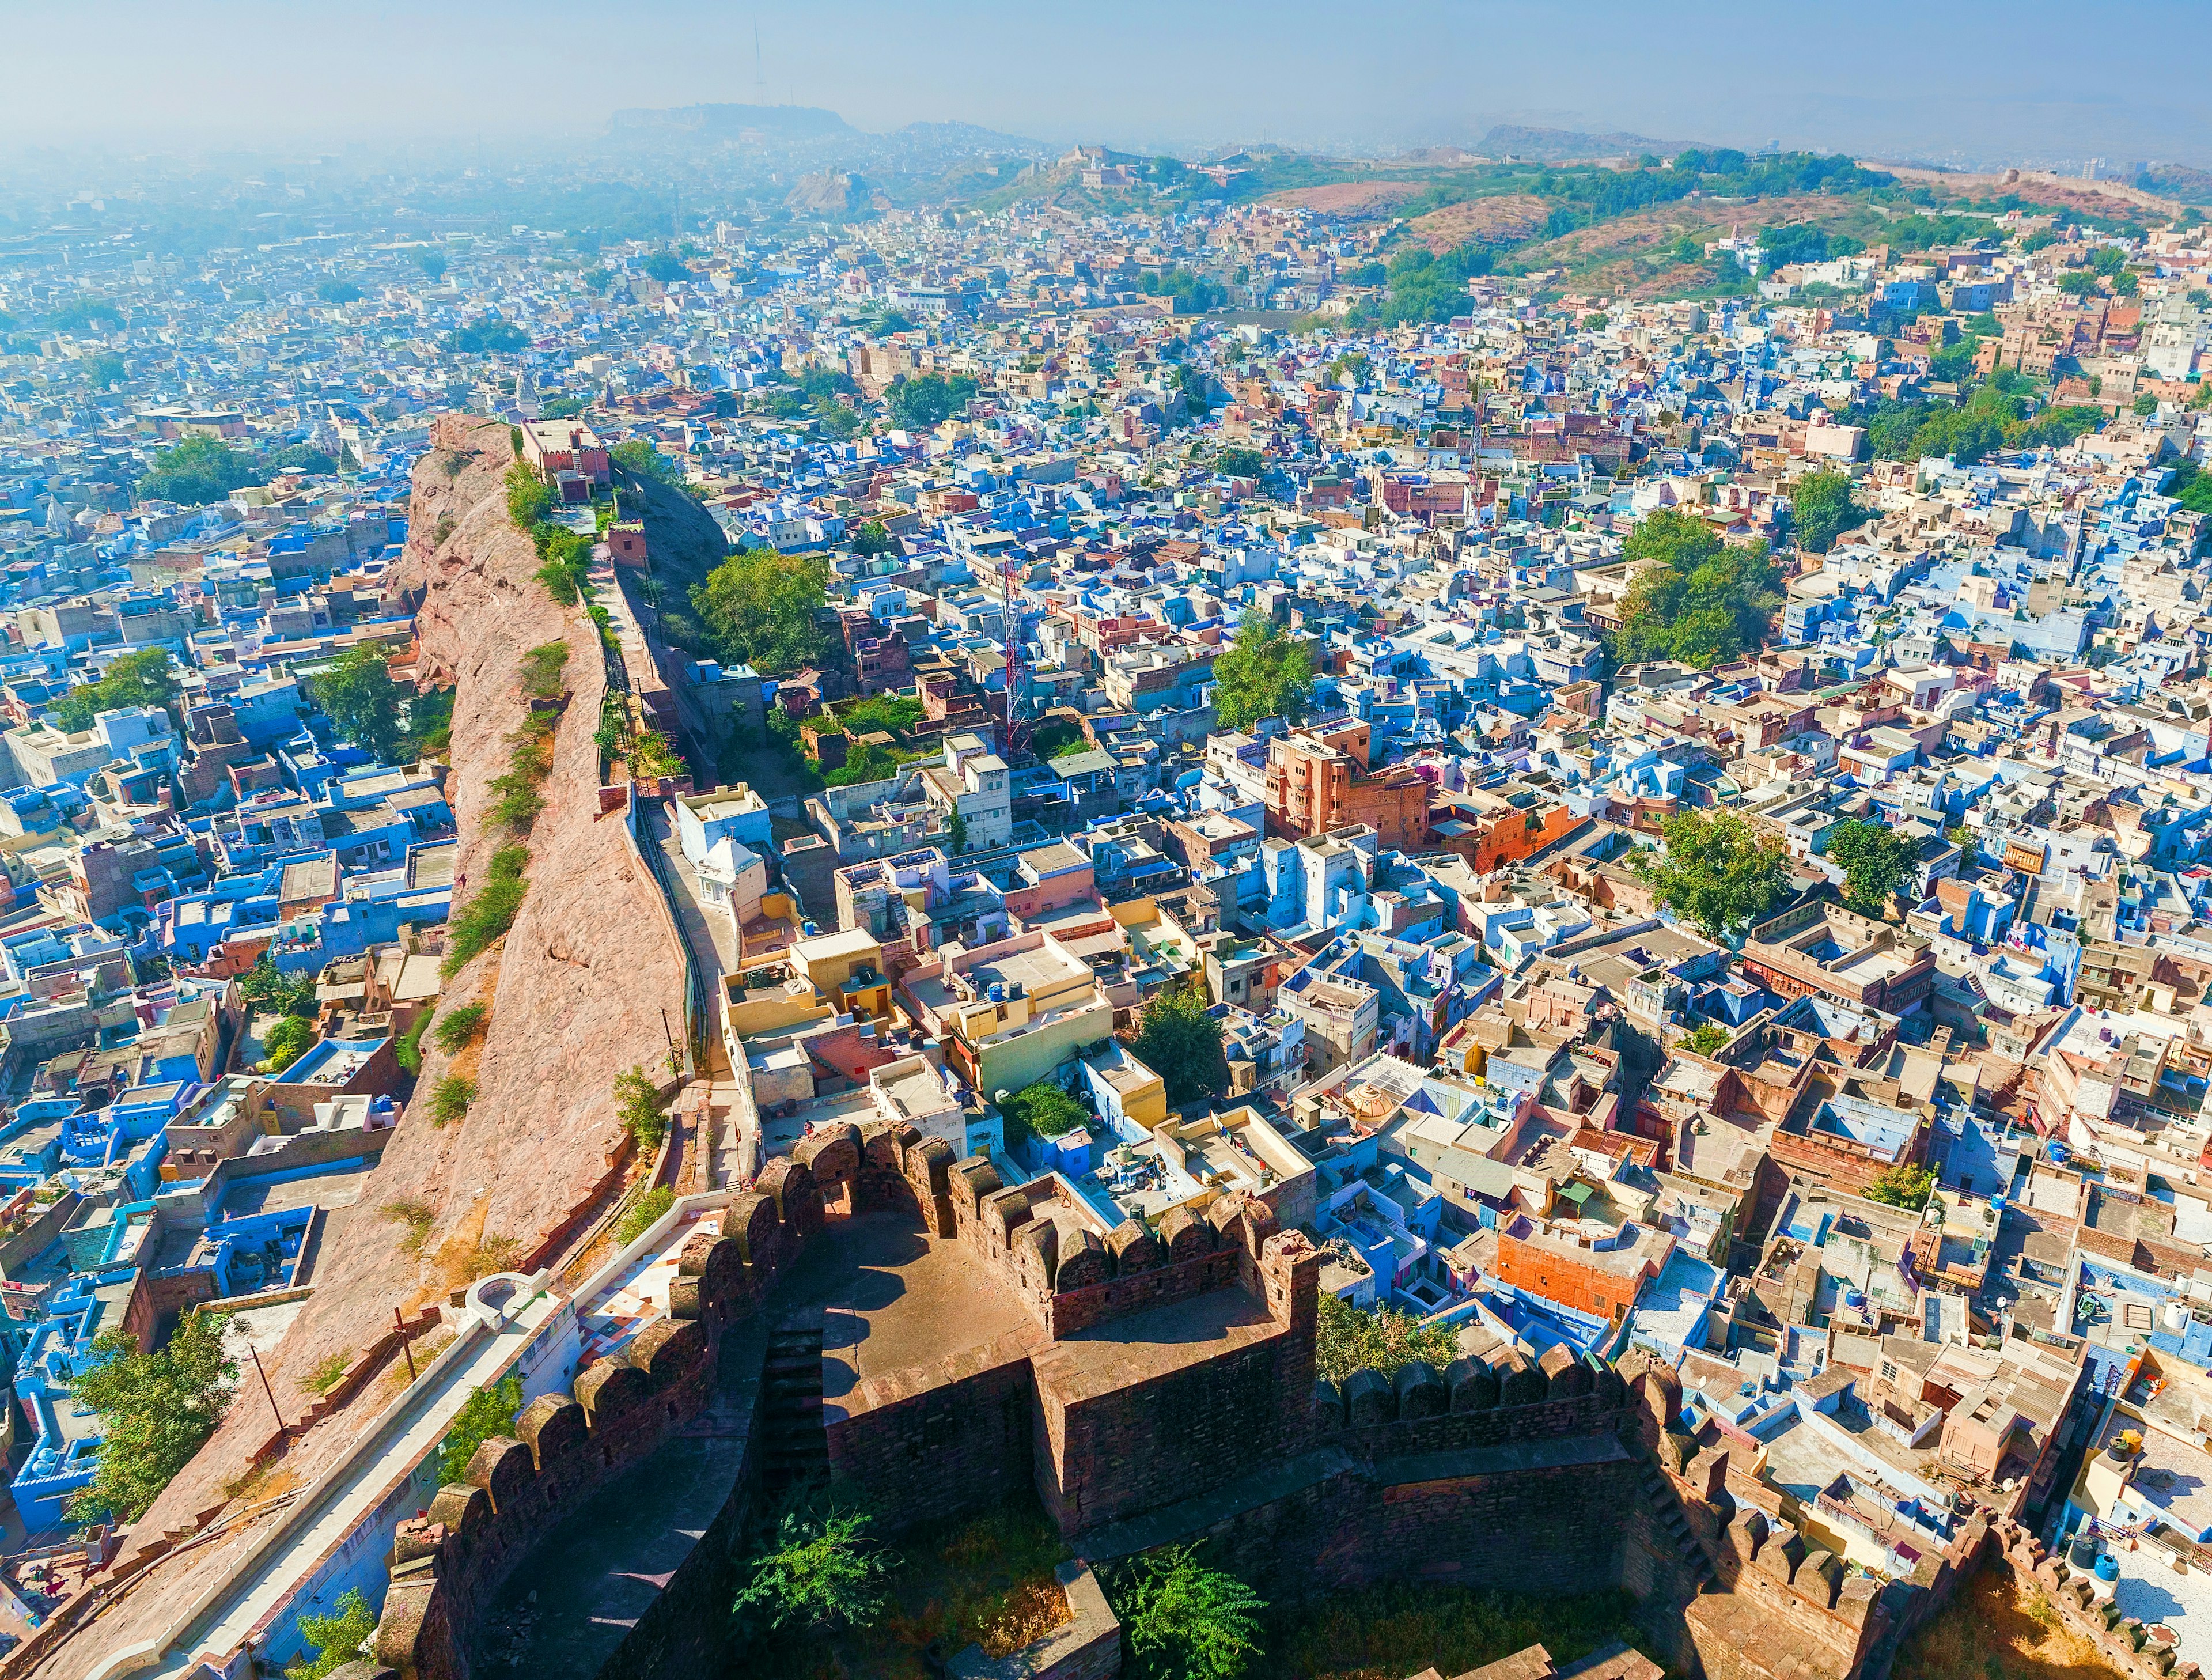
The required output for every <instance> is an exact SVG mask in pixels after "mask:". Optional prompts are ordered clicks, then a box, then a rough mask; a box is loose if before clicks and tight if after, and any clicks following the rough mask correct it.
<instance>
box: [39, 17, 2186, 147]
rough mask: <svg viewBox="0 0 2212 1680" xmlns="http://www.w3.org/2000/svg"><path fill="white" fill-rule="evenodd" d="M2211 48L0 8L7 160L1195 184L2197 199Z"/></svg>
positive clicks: (1217, 20)
mask: <svg viewBox="0 0 2212 1680" xmlns="http://www.w3.org/2000/svg"><path fill="white" fill-rule="evenodd" d="M2208 21H2212V4H2208V3H2207V0H2093V3H2091V4H2082V3H2081V0H2064V3H2061V0H2010V3H2003V4H1996V3H1990V0H1951V3H1948V4H1929V3H1927V0H1912V3H1898V0H1857V3H1852V4H1850V5H1836V4H1832V3H1822V4H1808V3H1801V0H1757V3H1753V0H1729V3H1698V0H1681V3H1677V4H1674V5H1672V6H1660V5H1654V4H1652V3H1650V0H1638V3H1621V0H1571V3H1541V4H1539V3H1528V0H1456V3H1451V0H1383V3H1376V0H1348V3H1346V0H1340V3H1335V4H1319V3H1314V0H1272V3H1254V0H1176V3H1163V0H1121V3H1118V4H1115V5H1111V6H1097V5H1091V6H1069V5H1053V4H1050V3H1042V4H1041V3H1038V0H900V3H889V0H805V3H803V4H790V3H785V4H779V5H761V4H757V3H750V0H723V3H702V0H595V3H591V4H583V3H575V0H535V3H532V4H529V5H518V4H512V3H507V0H492V3H486V0H441V3H435V4H433V3H426V0H398V3H381V4H380V3H376V0H357V3H352V4H344V5H332V4H329V3H322V4H316V5H305V4H293V3H276V0H197V3H193V4H189V5H186V4H179V3H176V0H165V3H161V4H153V3H141V0H68V3H66V4H55V3H52V0H0V41H4V42H5V44H6V46H5V50H4V52H0V88H4V93H0V146H4V147H7V148H9V149H19V148H21V147H24V146H51V147H59V148H65V149H76V148H80V147H85V146H91V147H95V148H100V149H107V150H110V151H114V150H131V149H142V150H143V149H150V150H159V151H163V152H173V153H178V154H184V155H190V154H191V153H193V152H195V151H200V150H206V149H223V148H232V147H244V148H252V149H270V150H275V151H278V152H282V153H299V152H303V151H310V150H317V149H333V148H336V147H338V146H341V145H345V144H351V143H361V142H369V143H401V142H406V143H422V142H429V143H437V142H443V141H448V140H452V139H455V138H468V139H475V138H477V137H483V139H484V140H486V141H488V142H493V143H497V142H503V141H507V140H510V139H515V140H521V139H528V140H541V139H547V138H554V139H565V140H572V141H573V140H579V139H583V138H586V137H592V136H594V135H597V134H599V133H601V132H603V131H605V125H606V120H607V118H608V115H609V113H611V112H612V111H614V110H616V109H618V108H623V107H670V106H683V105H690V104H699V103H716V102H726V103H743V104H750V103H765V104H771V105H812V106H821V107H827V108H829V109H831V110H834V111H836V112H837V113H840V114H841V115H842V116H843V117H844V118H845V119H847V120H848V121H849V122H851V123H852V124H854V125H855V126H856V127H860V128H864V129H869V130H873V131H884V130H889V129H892V128H896V127H898V126H900V125H902V124H905V123H908V122H914V121H957V122H967V123H975V124H978V125H982V126H985V127H989V128H995V129H1000V130H1003V131H1008V132H1011V133H1016V134H1021V135H1024V136H1029V137H1035V138H1037V139H1041V140H1045V141H1048V142H1053V143H1069V142H1074V141H1096V142H1100V143H1105V144H1107V145H1110V146H1119V147H1126V148H1129V149H1146V150H1152V149H1159V150H1166V149H1176V150H1181V151H1183V152H1186V153H1193V152H1197V151H1200V150H1204V149H1211V148H1217V147H1221V146H1225V145H1229V144H1236V143H1253V142H1261V141H1266V142H1275V143H1287V144H1291V145H1295V146H1301V147H1307V148H1312V149H1323V150H1330V151H1335V152H1340V153H1348V154H1367V153H1378V154H1387V153H1389V152H1391V151H1395V150H1399V149H1405V148H1407V147H1411V146H1418V145H1434V144H1452V143H1468V142H1472V141H1474V140H1476V139H1479V138H1480V137H1481V136H1482V134H1483V133H1485V132H1486V131H1487V130H1488V129H1489V127H1490V126H1491V125H1492V124H1493V123H1500V122H1506V123H1526V124H1530V125H1540V126H1547V127H1563V128H1580V129H1589V130H1593V131H1631V132H1635V133H1639V134H1644V135H1647V136H1650V137H1655V138H1658V139H1662V140H1667V139H1692V140H1706V141H1711V142H1715V143H1723V144H1735V145H1743V146H1759V145H1764V144H1765V143H1767V142H1769V141H1775V142H1778V143H1780V144H1781V145H1783V146H1784V147H1785V148H1795V147H1800V146H1802V147H1808V148H1812V149H1822V150H1831V149H1832V150H1847V151H1855V152H1857V153H1859V154H1861V155H1868V156H1881V157H1897V158H1904V157H1915V158H1923V159H1934V160H1937V161H1974V162H1978V163H1984V164H1987V163H1993V162H2045V163H2047V162H2051V161H2058V160H2082V159H2087V158H2088V157H2090V156H2102V157H2104V158H2106V160H2107V161H2114V162H2122V163H2124V162H2131V161H2144V160H2154V159H2157V160H2167V161H2181V162H2191V163H2196V164H2199V165H2203V166H2207V167H2212V103H2208V101H2206V100H2204V98H2203V89H2204V88H2205V87H2206V86H2207V85H2208V72H2212V28H2208V27H2206V24H2207V22H2208ZM756 41H757V52H756Z"/></svg>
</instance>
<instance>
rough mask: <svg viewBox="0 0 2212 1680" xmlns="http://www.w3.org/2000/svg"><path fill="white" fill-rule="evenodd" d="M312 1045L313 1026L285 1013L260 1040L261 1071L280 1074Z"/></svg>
mask: <svg viewBox="0 0 2212 1680" xmlns="http://www.w3.org/2000/svg"><path fill="white" fill-rule="evenodd" d="M314 1047H315V1029H314V1027H313V1026H312V1025H311V1024H310V1023H308V1022H307V1021H304V1020H301V1018H300V1017H299V1016H297V1015H287V1016H285V1017H284V1018H283V1020H280V1021H278V1022H277V1023H276V1026H272V1027H270V1029H269V1034H268V1036H267V1037H266V1038H264V1039H262V1041H261V1071H262V1072H263V1073H264V1074H281V1073H283V1071H284V1070H285V1069H286V1068H289V1067H290V1066H291V1065H292V1064H293V1063H294V1062H297V1061H298V1060H299V1059H300V1058H301V1056H305V1055H306V1054H307V1052H308V1051H309V1050H313V1048H314Z"/></svg>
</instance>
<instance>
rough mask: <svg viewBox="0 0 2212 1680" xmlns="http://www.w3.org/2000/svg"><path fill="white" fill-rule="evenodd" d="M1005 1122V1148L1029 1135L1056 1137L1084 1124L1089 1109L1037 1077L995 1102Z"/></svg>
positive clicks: (1029, 1136)
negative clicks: (1033, 1081)
mask: <svg viewBox="0 0 2212 1680" xmlns="http://www.w3.org/2000/svg"><path fill="white" fill-rule="evenodd" d="M999 1113H1000V1117H1002V1118H1003V1119H1004V1120H1005V1122H1006V1148H1007V1150H1008V1152H1009V1153H1011V1152H1012V1150H1013V1148H1014V1147H1015V1145H1017V1144H1018V1143H1022V1142H1025V1141H1028V1140H1029V1139H1030V1138H1032V1137H1060V1136H1062V1135H1065V1134H1066V1133H1068V1132H1072V1131H1073V1130H1074V1129H1076V1128H1077V1127H1078V1126H1083V1125H1088V1124H1089V1123H1090V1121H1091V1115H1090V1112H1089V1111H1087V1110H1086V1109H1085V1107H1084V1106H1083V1105H1082V1104H1081V1103H1079V1102H1077V1101H1076V1100H1075V1099H1074V1098H1073V1097H1071V1096H1069V1095H1068V1094H1067V1093H1066V1092H1065V1091H1063V1090H1061V1089H1060V1087H1058V1086H1057V1085H1054V1083H1053V1082H1052V1081H1051V1080H1043V1079H1041V1080H1037V1081H1036V1083H1035V1084H1033V1085H1025V1086H1024V1087H1022V1088H1021V1089H1020V1090H1018V1091H1010V1092H1008V1093H1006V1099H1005V1100H1003V1101H1002V1102H1000V1104H999Z"/></svg>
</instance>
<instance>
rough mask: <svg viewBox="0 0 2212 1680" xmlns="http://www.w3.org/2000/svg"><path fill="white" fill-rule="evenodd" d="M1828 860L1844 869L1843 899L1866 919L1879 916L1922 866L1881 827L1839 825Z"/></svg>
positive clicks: (1830, 841) (1831, 839)
mask: <svg viewBox="0 0 2212 1680" xmlns="http://www.w3.org/2000/svg"><path fill="white" fill-rule="evenodd" d="M1828 858H1829V861H1831V862H1833V863H1838V864H1841V865H1842V866H1843V870H1844V898H1845V900H1846V901H1847V902H1848V903H1849V904H1850V907H1851V908H1852V909H1853V910H1857V911H1858V912H1859V913H1860V914H1862V915H1863V916H1880V915H1881V912H1882V910H1883V908H1884V907H1885V906H1886V905H1887V904H1888V903H1889V898H1890V895H1891V894H1892V893H1893V892H1896V891H1897V889H1898V888H1899V887H1900V886H1904V885H1905V882H1907V881H1909V880H1911V879H1912V877H1913V875H1914V873H1916V872H1917V870H1918V868H1919V866H1920V860H1919V859H1918V858H1917V857H1916V856H1915V855H1913V850H1912V848H1911V846H1909V845H1908V844H1906V843H1905V842H1904V841H1903V840H1900V839H1899V838H1898V836H1897V831H1895V830H1894V829H1890V828H1885V827H1884V826H1883V825H1881V824H1880V823H1857V822H1852V823H1838V824H1837V825H1835V827H1833V828H1832V829H1830V830H1829V831H1828Z"/></svg>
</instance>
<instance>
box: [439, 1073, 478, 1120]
mask: <svg viewBox="0 0 2212 1680" xmlns="http://www.w3.org/2000/svg"><path fill="white" fill-rule="evenodd" d="M476 1099H477V1082H476V1081H475V1080H472V1079H469V1078H467V1077H465V1075H463V1074H447V1075H446V1076H445V1078H443V1079H441V1080H439V1081H438V1083H437V1085H436V1086H435V1087H434V1088H433V1089H432V1091H431V1093H430V1119H431V1121H432V1123H435V1124H436V1125H441V1126H449V1125H451V1124H453V1122H454V1121H456V1120H458V1119H459V1118H460V1117H462V1116H463V1115H465V1114H466V1113H467V1112H468V1111H469V1105H470V1104H471V1103H472V1102H474V1101H476Z"/></svg>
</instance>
